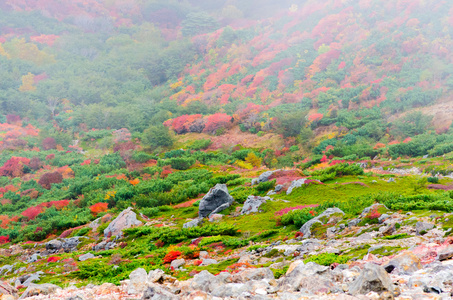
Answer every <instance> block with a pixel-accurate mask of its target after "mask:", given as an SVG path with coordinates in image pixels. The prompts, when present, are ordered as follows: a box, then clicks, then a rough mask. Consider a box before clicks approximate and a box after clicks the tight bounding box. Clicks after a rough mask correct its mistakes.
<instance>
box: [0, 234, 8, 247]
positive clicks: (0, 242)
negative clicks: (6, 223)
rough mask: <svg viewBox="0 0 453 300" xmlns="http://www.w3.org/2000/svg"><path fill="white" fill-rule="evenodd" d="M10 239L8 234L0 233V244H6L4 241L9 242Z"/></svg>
mask: <svg viewBox="0 0 453 300" xmlns="http://www.w3.org/2000/svg"><path fill="white" fill-rule="evenodd" d="M9 242H10V240H9V236H7V235H6V236H5V235H2V236H0V245H3V244H6V243H9Z"/></svg>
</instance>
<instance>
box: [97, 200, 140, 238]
mask: <svg viewBox="0 0 453 300" xmlns="http://www.w3.org/2000/svg"><path fill="white" fill-rule="evenodd" d="M141 224H142V222H141V221H139V220H137V215H136V214H135V213H134V212H133V211H132V208H131V207H129V208H127V209H125V210H123V211H122V212H121V213H120V214H119V215H118V217H116V219H115V220H113V221H112V222H111V223H110V224H109V226H108V227H107V228H106V229H104V236H105V237H112V236H116V237H122V236H123V229H126V228H130V227H133V226H140V225H141Z"/></svg>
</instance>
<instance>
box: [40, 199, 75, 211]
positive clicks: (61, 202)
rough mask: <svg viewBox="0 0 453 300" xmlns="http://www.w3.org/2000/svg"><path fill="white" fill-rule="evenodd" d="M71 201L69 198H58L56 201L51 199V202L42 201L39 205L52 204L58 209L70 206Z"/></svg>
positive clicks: (49, 205)
mask: <svg viewBox="0 0 453 300" xmlns="http://www.w3.org/2000/svg"><path fill="white" fill-rule="evenodd" d="M69 202H70V201H69V200H56V201H50V202H46V203H41V204H39V206H42V207H46V208H50V207H52V206H55V209H56V210H61V209H63V208H64V207H66V206H68V205H69Z"/></svg>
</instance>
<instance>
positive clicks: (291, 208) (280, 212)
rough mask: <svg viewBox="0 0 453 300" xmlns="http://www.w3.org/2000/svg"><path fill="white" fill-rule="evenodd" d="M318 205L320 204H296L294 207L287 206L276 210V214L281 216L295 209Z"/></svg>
mask: <svg viewBox="0 0 453 300" xmlns="http://www.w3.org/2000/svg"><path fill="white" fill-rule="evenodd" d="M318 206H319V204H307V205H298V206H294V207H285V208H283V209H281V210H279V211H277V212H275V215H276V216H279V217H281V216H283V215H286V214H287V213H289V212H290V211H293V210H297V209H304V208H307V207H318Z"/></svg>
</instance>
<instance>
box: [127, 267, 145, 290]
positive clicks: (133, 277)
mask: <svg viewBox="0 0 453 300" xmlns="http://www.w3.org/2000/svg"><path fill="white" fill-rule="evenodd" d="M129 278H130V281H129V284H128V286H127V293H128V294H140V293H143V292H144V291H145V289H146V288H147V287H148V273H146V271H145V269H143V268H138V269H135V270H134V271H132V272H131V274H129Z"/></svg>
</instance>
